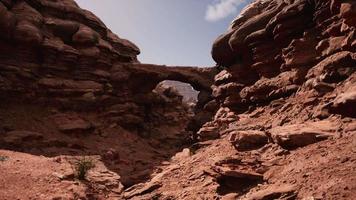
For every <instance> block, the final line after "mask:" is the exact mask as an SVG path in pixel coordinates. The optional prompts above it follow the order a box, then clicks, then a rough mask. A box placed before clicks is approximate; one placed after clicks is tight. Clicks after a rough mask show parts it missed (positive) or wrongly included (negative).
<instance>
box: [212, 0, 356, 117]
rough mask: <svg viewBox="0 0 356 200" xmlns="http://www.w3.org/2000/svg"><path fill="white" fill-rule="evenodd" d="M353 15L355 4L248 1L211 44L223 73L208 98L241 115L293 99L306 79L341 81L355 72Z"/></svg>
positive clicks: (309, 0) (308, 0) (321, 0)
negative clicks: (261, 105)
mask: <svg viewBox="0 0 356 200" xmlns="http://www.w3.org/2000/svg"><path fill="white" fill-rule="evenodd" d="M355 13H356V10H355V2H353V1H346V0H345V1H326V0H287V1H283V0H275V1H271V0H264V1H260V0H257V1H255V2H253V3H252V4H251V5H249V6H247V7H246V8H245V9H244V10H243V11H242V12H241V14H240V15H239V16H238V17H236V19H235V20H234V21H233V22H232V23H231V25H230V27H229V28H228V31H227V32H226V33H225V34H223V35H221V36H220V37H219V38H217V40H216V41H215V42H214V44H213V48H212V57H213V58H214V60H215V61H216V62H217V64H218V65H221V66H223V67H224V68H225V69H224V70H223V71H221V72H220V73H219V74H218V75H217V76H216V77H215V84H214V86H213V89H214V91H215V92H213V94H214V95H215V97H216V99H218V100H219V101H220V103H221V104H222V105H225V106H228V107H230V108H236V109H240V110H241V109H242V110H246V109H247V108H248V106H249V105H252V104H257V103H262V102H270V101H272V100H274V99H278V98H281V97H286V96H289V95H291V94H294V93H295V92H296V91H297V90H299V89H301V88H302V85H303V83H305V82H306V81H308V80H309V81H311V79H317V80H321V81H324V82H329V83H338V82H340V81H343V80H345V79H346V78H347V77H349V76H350V75H351V74H352V73H353V72H354V67H355V60H354V59H355V45H356V42H355V19H356V16H355ZM327 63H328V64H327ZM321 65H324V66H323V67H322V66H321ZM325 65H328V67H326V66H325ZM316 68H318V69H319V70H316ZM321 68H322V69H321ZM341 71H342V72H341Z"/></svg>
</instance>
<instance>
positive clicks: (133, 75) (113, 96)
mask: <svg viewBox="0 0 356 200" xmlns="http://www.w3.org/2000/svg"><path fill="white" fill-rule="evenodd" d="M0 27H1V33H0V48H1V49H0V54H1V57H0V66H1V72H0V92H1V96H2V98H12V100H14V99H16V100H20V99H26V100H30V101H35V102H41V103H46V104H51V105H55V106H57V107H61V108H66V109H82V110H88V109H92V108H95V109H96V110H98V108H100V109H107V108H109V107H110V106H113V105H117V104H121V105H122V106H121V107H125V106H124V105H125V104H126V103H133V104H136V105H137V106H138V107H139V108H140V110H142V112H143V110H144V109H145V106H147V105H148V104H151V103H153V102H154V101H155V100H154V98H155V97H154V94H153V93H152V90H153V89H154V88H155V87H156V86H157V84H158V83H159V82H161V81H163V80H177V81H182V82H187V83H190V84H191V85H192V86H193V87H194V88H195V89H196V90H198V91H202V92H203V93H210V90H211V89H210V85H211V84H212V80H213V73H212V71H213V70H212V69H198V68H194V67H185V68H184V67H183V68H174V67H166V66H158V65H157V66H155V65H142V64H140V63H139V62H138V61H137V55H138V54H139V53H140V50H139V49H138V47H137V46H136V45H134V44H133V43H132V42H130V41H128V40H125V39H121V38H119V37H118V36H117V35H115V34H113V33H112V32H111V31H110V30H109V29H108V28H107V27H106V26H105V25H104V24H103V22H101V21H100V19H98V18H97V17H96V16H95V15H93V14H92V13H91V12H89V11H86V10H82V9H81V8H79V7H78V5H77V4H76V3H75V2H74V1H72V0H66V1H46V0H28V1H1V3H0ZM10 96H16V98H13V97H10ZM204 101H205V102H201V104H205V103H206V101H207V100H204ZM201 107H202V106H201ZM129 114H130V113H129ZM140 117H141V121H142V120H144V119H142V118H144V117H143V116H138V117H137V118H140ZM138 121H140V120H138ZM123 124H124V123H123Z"/></svg>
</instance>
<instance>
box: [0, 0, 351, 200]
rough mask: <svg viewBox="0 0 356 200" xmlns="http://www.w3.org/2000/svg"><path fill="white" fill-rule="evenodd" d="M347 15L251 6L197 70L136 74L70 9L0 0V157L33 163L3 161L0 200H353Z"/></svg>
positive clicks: (326, 5)
mask: <svg viewBox="0 0 356 200" xmlns="http://www.w3.org/2000/svg"><path fill="white" fill-rule="evenodd" d="M355 5H356V4H355V2H354V1H351V0H332V1H327V0H256V1H254V2H253V3H251V4H250V5H249V6H248V7H246V8H245V9H244V10H243V11H242V13H241V14H240V15H239V16H238V17H237V18H236V19H235V20H234V21H233V22H232V24H231V25H230V27H229V28H228V30H227V33H225V34H223V35H221V36H220V37H219V38H218V39H217V40H216V41H215V42H214V44H213V48H212V57H213V59H214V60H215V61H216V63H217V65H218V66H219V67H217V68H197V67H179V66H164V65H153V64H142V63H139V62H138V60H137V55H138V54H139V53H140V50H139V49H138V47H137V46H136V45H134V44H133V43H131V42H130V41H128V40H125V39H122V38H119V37H118V36H116V35H115V34H114V33H112V32H111V31H110V30H109V29H108V28H107V27H105V25H104V24H103V22H101V21H100V19H98V18H97V17H96V16H94V15H93V14H92V13H90V12H89V11H85V10H82V9H80V8H79V7H78V5H77V4H76V3H75V2H74V1H72V0H65V1H52V0H51V1H49V0H19V1H9V0H1V1H0V27H1V32H0V97H1V98H0V100H1V104H0V145H1V147H3V148H6V149H10V150H14V151H23V152H26V153H30V154H32V155H29V154H18V153H15V152H9V151H0V168H1V169H0V173H2V174H0V175H1V176H0V177H4V178H3V179H0V196H5V197H6V198H8V199H21V198H28V197H31V198H39V199H41V198H42V197H43V196H41V195H46V197H47V196H49V197H51V198H52V197H53V199H61V198H62V199H140V200H142V199H183V200H184V199H350V200H351V199H355V198H356V196H355V194H354V192H353V191H355V190H356V185H355V183H356V182H355V180H356V172H355V167H354V166H355V164H356V160H355V152H356V149H355V146H356V145H355V144H356V143H355V141H356V140H355V133H356V125H355V124H356V121H355V109H354V108H355V106H356V104H355V103H356V102H355V87H356V81H355V80H356V76H355V69H356V66H355V63H356V62H355V61H356V52H355V49H356V48H355V47H356V46H355V45H356V42H355V36H356V35H355V31H356V28H355V26H356V24H355V23H356V17H355V16H356V10H355ZM164 80H175V81H181V82H186V83H189V84H190V85H191V86H192V87H193V88H194V89H195V90H197V91H199V95H198V97H197V102H196V106H195V107H194V109H193V112H192V108H191V107H189V106H186V105H184V104H182V99H183V97H182V96H181V95H180V94H178V93H177V91H176V90H175V89H173V88H170V87H165V86H164V85H162V84H159V83H160V82H162V81H164ZM64 133H66V134H64ZM191 141H193V142H196V143H194V144H192V145H191V143H188V142H191ZM188 144H189V145H188ZM190 145H191V146H190ZM36 155H44V156H46V157H54V158H53V160H52V159H50V158H44V157H40V156H36ZM60 155H70V156H66V157H62V156H60ZM88 155H91V156H90V157H91V158H93V159H94V160H95V162H96V168H94V169H93V170H92V171H90V173H89V174H88V178H87V182H76V181H75V180H73V172H72V170H70V169H71V167H72V165H73V163H71V162H73V159H75V158H77V157H78V156H88ZM93 155H94V156H93ZM95 155H96V156H95ZM58 156H59V157H58ZM16 163H17V164H16ZM14 167H15V169H16V170H17V171H18V172H19V173H17V171H11V170H13V169H14ZM42 168H44V169H45V170H39V169H42ZM29 169H30V170H29ZM31 169H32V170H31ZM9 183H13V184H12V185H14V188H15V190H16V191H21V192H16V194H15V193H13V192H12V193H9V191H13V188H9V187H8V186H9ZM28 185H31V186H33V188H31V190H30V189H28V188H27V186H28ZM49 187H50V188H51V189H50V190H48V188H49ZM52 189H53V190H52ZM63 192H64V193H63Z"/></svg>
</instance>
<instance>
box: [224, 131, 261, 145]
mask: <svg viewBox="0 0 356 200" xmlns="http://www.w3.org/2000/svg"><path fill="white" fill-rule="evenodd" d="M229 141H230V142H231V143H232V144H233V145H234V146H235V147H236V148H237V149H238V150H252V149H258V148H260V147H262V146H263V145H265V144H267V143H268V137H267V136H266V134H265V133H264V132H263V131H252V130H251V131H233V132H231V133H230V135H229Z"/></svg>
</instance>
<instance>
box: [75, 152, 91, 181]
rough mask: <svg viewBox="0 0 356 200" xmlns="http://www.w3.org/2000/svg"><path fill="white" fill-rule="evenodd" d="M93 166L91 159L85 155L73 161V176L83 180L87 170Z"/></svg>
mask: <svg viewBox="0 0 356 200" xmlns="http://www.w3.org/2000/svg"><path fill="white" fill-rule="evenodd" d="M94 167H95V164H94V162H93V160H91V159H89V158H86V157H83V158H80V159H78V160H76V161H75V162H74V170H75V176H76V177H77V178H78V179H79V180H85V178H86V176H87V173H88V171H89V170H90V169H92V168H94Z"/></svg>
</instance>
